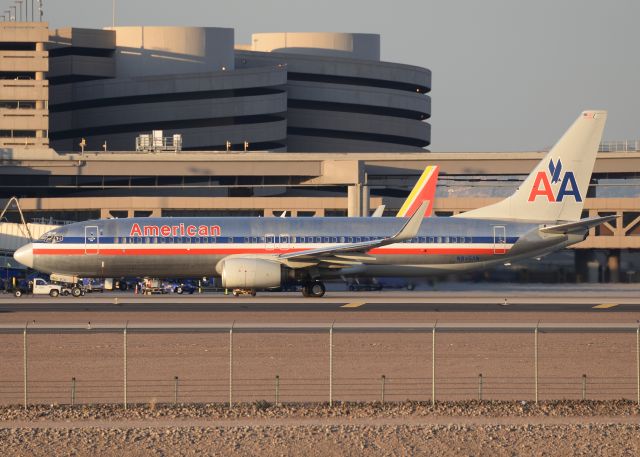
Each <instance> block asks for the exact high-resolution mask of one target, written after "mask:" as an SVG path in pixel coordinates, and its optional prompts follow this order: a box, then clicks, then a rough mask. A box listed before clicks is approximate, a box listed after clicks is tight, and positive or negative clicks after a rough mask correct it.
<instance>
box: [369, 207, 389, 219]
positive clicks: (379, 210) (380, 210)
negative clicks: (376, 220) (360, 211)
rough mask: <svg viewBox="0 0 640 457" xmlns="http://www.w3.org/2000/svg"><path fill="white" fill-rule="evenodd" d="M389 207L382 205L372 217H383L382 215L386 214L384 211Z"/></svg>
mask: <svg viewBox="0 0 640 457" xmlns="http://www.w3.org/2000/svg"><path fill="white" fill-rule="evenodd" d="M386 207H387V205H380V206H378V207H377V208H376V210H375V211H374V212H373V214H372V215H371V217H382V214H383V213H384V209H385V208H386Z"/></svg>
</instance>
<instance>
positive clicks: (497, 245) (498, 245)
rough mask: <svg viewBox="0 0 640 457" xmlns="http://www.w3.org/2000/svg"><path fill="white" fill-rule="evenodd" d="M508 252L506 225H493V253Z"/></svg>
mask: <svg viewBox="0 0 640 457" xmlns="http://www.w3.org/2000/svg"><path fill="white" fill-rule="evenodd" d="M506 252H507V235H506V229H505V227H504V225H494V226H493V253H494V254H504V253H506Z"/></svg>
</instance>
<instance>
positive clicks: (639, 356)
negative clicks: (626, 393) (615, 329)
mask: <svg viewBox="0 0 640 457" xmlns="http://www.w3.org/2000/svg"><path fill="white" fill-rule="evenodd" d="M636 370H637V371H638V373H637V376H636V382H637V384H638V386H637V387H638V404H639V405H640V324H638V328H637V329H636Z"/></svg>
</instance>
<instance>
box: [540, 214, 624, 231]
mask: <svg viewBox="0 0 640 457" xmlns="http://www.w3.org/2000/svg"><path fill="white" fill-rule="evenodd" d="M617 217H618V216H616V215H612V216H603V217H589V218H587V219H581V220H579V221H576V222H567V223H566V224H559V225H552V226H549V227H543V228H541V229H540V231H541V232H543V233H559V234H562V233H574V232H584V231H585V230H589V229H590V228H591V227H595V226H597V225H600V224H603V223H605V222H609V221H612V220H614V219H616V218H617Z"/></svg>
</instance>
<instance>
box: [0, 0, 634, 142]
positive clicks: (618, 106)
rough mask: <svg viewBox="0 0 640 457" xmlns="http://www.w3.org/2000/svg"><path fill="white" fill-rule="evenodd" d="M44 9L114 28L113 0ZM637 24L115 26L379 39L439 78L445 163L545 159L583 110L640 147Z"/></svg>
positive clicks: (272, 13) (210, 22) (80, 23)
mask: <svg viewBox="0 0 640 457" xmlns="http://www.w3.org/2000/svg"><path fill="white" fill-rule="evenodd" d="M26 1H27V2H29V1H30V0H26ZM36 1H37V0H36ZM2 2H3V3H4V6H5V7H6V8H8V7H9V5H10V4H13V1H8V0H2ZM43 3H44V19H45V20H46V21H48V22H49V23H50V26H51V27H52V28H57V27H67V26H74V27H106V26H110V25H111V22H112V0H43ZM639 20H640V1H638V0H535V1H528V2H524V1H520V0H482V1H479V0H395V1H389V0H385V1H380V0H316V1H309V0H228V1H218V0H182V1H175V0H173V1H169V0H116V25H194V26H212V27H215V26H219V27H232V28H234V29H235V36H236V43H248V42H250V36H251V33H254V32H283V31H287V32H300V31H314V32H317V31H322V32H362V33H378V34H380V35H381V54H382V59H383V60H386V61H390V62H397V63H404V64H410V65H417V66H421V67H426V68H429V69H430V70H431V71H432V91H431V98H432V117H431V119H430V123H431V125H432V129H431V137H432V138H431V139H432V144H431V147H430V150H431V151H436V152H437V151H531V150H540V149H546V148H548V147H550V146H552V145H553V144H554V143H555V141H556V140H557V139H558V138H559V137H560V136H561V135H562V133H563V132H564V131H565V130H566V129H567V128H568V126H569V125H570V124H571V123H572V122H573V120H574V119H575V118H576V117H577V116H578V114H579V113H580V112H581V111H582V110H585V109H606V110H608V111H609V118H608V125H607V127H606V130H605V133H604V138H605V139H606V140H624V139H637V138H640V122H639V120H640V114H638V113H640V57H639V55H638V51H639V48H640V33H638V23H639V22H638V21H639Z"/></svg>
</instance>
